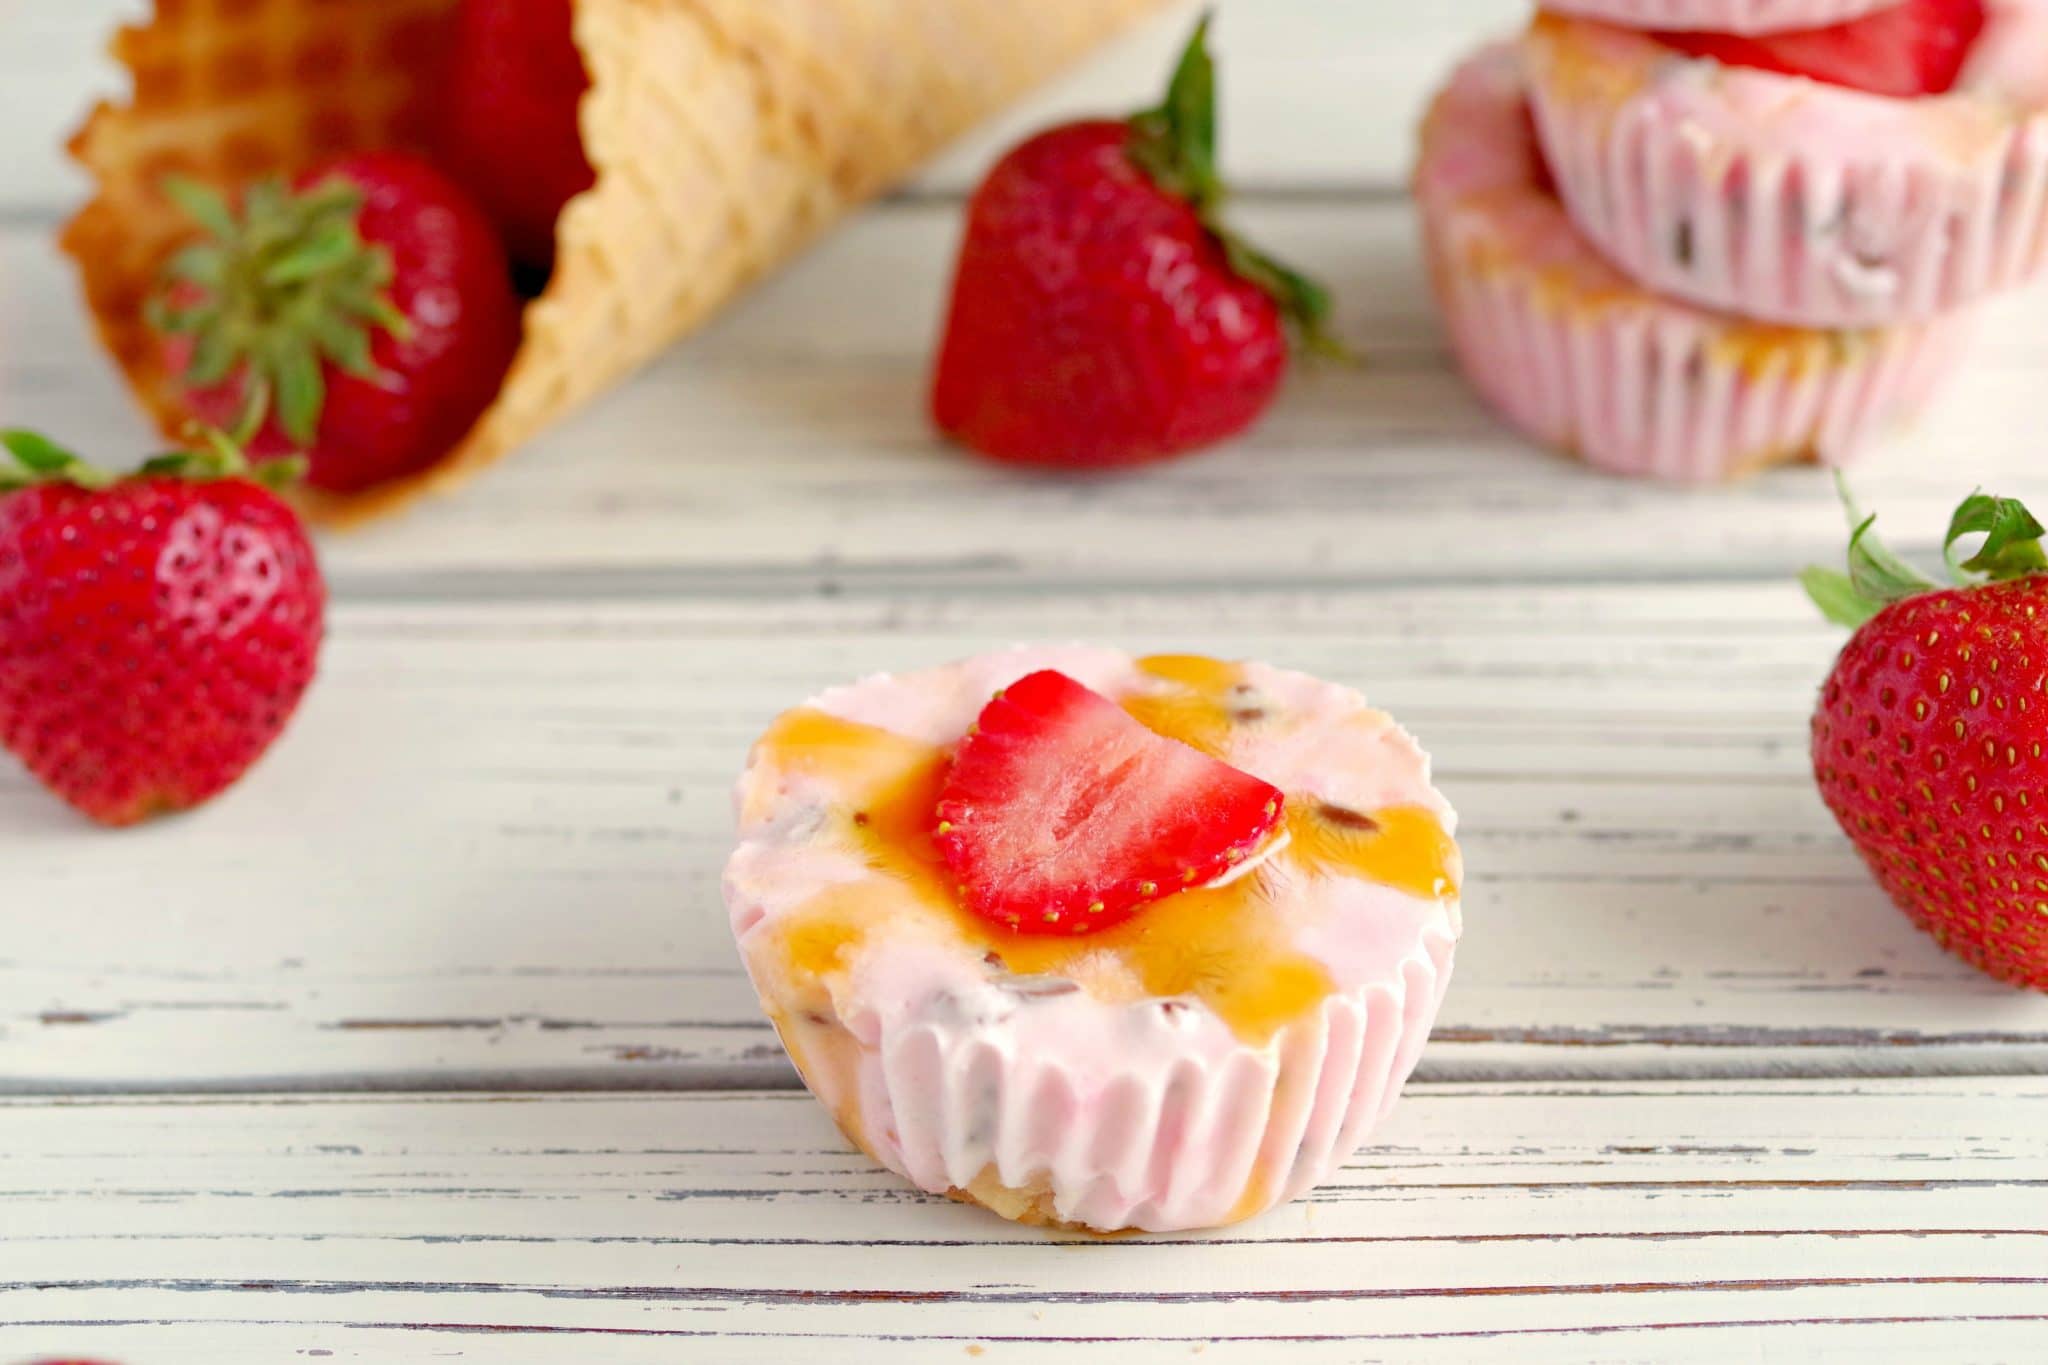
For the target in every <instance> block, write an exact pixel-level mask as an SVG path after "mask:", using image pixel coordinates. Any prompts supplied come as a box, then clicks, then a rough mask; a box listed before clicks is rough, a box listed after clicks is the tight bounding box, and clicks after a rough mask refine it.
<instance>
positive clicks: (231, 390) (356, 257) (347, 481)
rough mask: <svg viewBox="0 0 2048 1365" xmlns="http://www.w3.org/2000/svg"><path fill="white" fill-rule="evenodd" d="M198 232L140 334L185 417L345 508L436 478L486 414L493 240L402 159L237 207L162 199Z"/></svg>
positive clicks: (505, 298)
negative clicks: (156, 339)
mask: <svg viewBox="0 0 2048 1365" xmlns="http://www.w3.org/2000/svg"><path fill="white" fill-rule="evenodd" d="M165 190H166V192H167V193H169V194H171V195H172V196H173V197H175V198H176V199H177V200H178V202H179V203H180V205H181V206H182V207H184V208H185V210H186V211H187V212H188V213H190V214H191V216H192V217H193V218H194V219H195V220H196V221H197V223H198V224H199V225H200V227H201V228H202V229H203V230H204V234H205V235H204V237H203V238H202V239H201V240H199V241H197V242H195V243H194V244H192V245H190V246H188V247H186V248H185V249H184V250H182V251H180V252H179V253H177V255H175V256H174V257H173V258H172V259H171V261H170V264H169V266H168V269H167V272H166V281H165V287H164V290H163V292H162V293H161V294H160V295H159V296H158V298H157V299H156V300H155V306H154V307H153V308H152V310H151V311H152V319H153V321H154V323H155V326H156V329H157V331H158V333H159V335H160V336H161V338H162V345H163V356H164V362H165V368H166V369H167V370H168V371H169V373H170V374H171V375H173V376H174V377H175V378H176V379H177V381H178V383H179V385H180V387H181V388H182V390H183V397H184V400H185V404H186V406H187V408H188V409H189V410H190V412H191V413H192V415H193V416H195V417H196V418H198V419H199V420H201V421H203V422H205V423H208V424H210V425H213V426H217V427H221V428H223V429H226V430H230V431H233V432H234V433H235V434H236V435H237V437H238V438H240V439H241V440H242V441H243V442H244V443H245V444H246V445H247V447H248V449H249V451H250V453H251V454H252V455H255V456H256V457H258V458H268V457H271V456H274V455H279V454H284V453H287V452H292V451H298V452H302V453H304V455H305V456H306V460H307V476H306V481H307V482H308V483H309V484H311V485H312V486H313V487H315V488H319V489H323V490H326V491H328V492H335V493H352V492H359V491H361V490H363V489H366V488H371V487H374V486H375V485H377V484H380V483H384V482H386V481H388V480H391V479H395V478H398V477H400V476H402V475H406V474H411V473H416V472H418V471H419V470H422V469H425V468H426V467H428V466H429V465H432V464H434V463H435V462H436V461H438V460H440V459H441V458H442V457H443V456H445V455H446V454H447V453H448V452H449V451H450V450H451V449H453V448H454V446H455V445H456V444H457V443H458V442H460V441H461V439H462V438H463V436H464V435H466V434H467V433H468V431H469V429H470V427H471V426H472V425H474V424H475V422H476V419H477V418H478V417H479V416H481V415H482V413H483V411H484V409H485V408H487V407H489V406H490V404H491V401H492V400H493V399H494V398H496V397H497V394H498V389H499V388H500V386H501V385H502V384H503V382H504V378H505V371H506V369H507V368H508V367H509V366H510V365H511V363H512V355H513V352H514V351H515V350H517V349H518V346H519V334H520V310H521V305H520V302H519V298H518V296H517V294H516V293H515V292H514V291H513V288H512V283H511V279H510V275H509V267H508V266H507V264H506V260H505V250H504V247H503V246H502V245H501V244H500V243H499V241H498V237H497V233H496V229H495V228H494V227H493V226H492V224H491V222H490V220H489V219H488V218H487V217H486V216H485V215H484V212H483V210H482V209H481V208H479V207H478V206H477V205H476V203H475V202H474V201H473V200H472V199H471V198H470V197H469V195H468V194H467V193H466V192H465V191H463V190H462V189H461V188H460V187H458V186H457V185H456V184H455V183H454V182H453V181H452V180H450V179H448V177H446V176H445V175H443V174H442V173H441V172H440V171H438V170H436V169H435V168H434V167H433V166H431V165H429V164H428V163H427V162H425V161H422V160H420V159H419V158H417V157H413V156H407V155H404V154H402V153H398V152H365V153H359V154H357V155H353V156H347V157H343V158H341V159H339V160H337V161H332V162H329V163H327V164H326V165H324V166H319V167H316V168H314V169H313V170H311V171H309V172H308V173H306V174H305V175H303V176H301V177H300V178H299V179H298V181H297V182H296V183H294V184H292V185H290V186H287V185H285V184H283V183H282V182H280V181H270V180H264V181H258V182H256V183H254V184H252V185H249V186H248V187H246V189H245V190H244V191H243V192H242V194H241V196H240V202H239V204H238V205H237V204H230V203H229V201H228V200H227V199H226V198H224V197H223V196H221V195H219V194H217V193H215V192H214V191H213V190H211V189H208V188H207V187H205V186H201V185H198V184H194V183H192V182H189V181H175V180H174V181H172V182H170V183H169V184H167V185H166V186H165Z"/></svg>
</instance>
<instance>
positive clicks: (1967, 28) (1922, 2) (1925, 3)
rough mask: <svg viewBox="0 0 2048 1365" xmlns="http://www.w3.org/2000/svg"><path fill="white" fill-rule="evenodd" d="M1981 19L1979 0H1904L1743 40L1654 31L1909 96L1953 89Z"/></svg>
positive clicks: (1743, 58) (1732, 61)
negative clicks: (1847, 17) (1827, 22)
mask: <svg viewBox="0 0 2048 1365" xmlns="http://www.w3.org/2000/svg"><path fill="white" fill-rule="evenodd" d="M1986 22H1987V14H1986V11H1985V3H1984V0H1903V2H1902V3H1900V4H1897V5H1894V6H1892V7H1891V8H1889V9H1881V10H1878V11H1877V12H1876V13H1874V14H1870V15H1866V16H1865V17H1863V18H1861V19H1852V20H1850V21H1849V22H1848V23H1843V24H1834V25H1831V26H1829V27H1827V28H1817V29H1805V30H1801V31H1797V32H1791V33H1770V34H1762V35H1759V36H1756V37H1749V38H1745V37H1740V36H1737V35H1734V34H1725V33H1659V34H1657V35H1656V38H1657V40H1658V41H1659V42H1661V43H1664V44H1665V45H1666V46H1668V47H1674V48H1677V49H1678V50H1679V51H1680V52H1684V53H1687V54H1689V55H1691V56H1694V57H1708V58H1712V59H1713V60H1715V61H1717V62H1721V63H1722V64H1724V65H1727V66H1746V67H1751V68H1754V69H1756V70H1759V71H1775V72H1778V73H1779V74H1781V75H1786V76H1805V77H1807V78H1808V79H1810V80H1816V81H1820V82H1822V83H1824V84H1827V85H1839V86H1846V87H1847V88H1849V89H1851V90H1863V91H1867V92H1868V93H1870V94H1873V95H1889V96H1893V97H1895V98H1899V99H1913V98H1918V97H1921V96H1926V95H1945V94H1947V93H1948V92H1949V91H1951V90H1953V89H1955V87H1956V83H1957V82H1958V81H1959V80H1961V79H1962V74H1963V68H1964V66H1965V65H1966V64H1967V63H1968V61H1969V57H1970V50H1971V48H1973V47H1974V46H1975V45H1976V42H1977V39H1978V38H1979V37H1981V36H1982V35H1983V32H1984V27H1985V24H1986Z"/></svg>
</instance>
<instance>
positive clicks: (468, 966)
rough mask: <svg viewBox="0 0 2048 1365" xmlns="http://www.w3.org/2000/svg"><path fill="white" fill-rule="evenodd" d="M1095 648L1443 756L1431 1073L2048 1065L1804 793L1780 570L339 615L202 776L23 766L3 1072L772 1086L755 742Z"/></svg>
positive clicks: (2047, 1024) (2028, 1003) (2015, 1003)
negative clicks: (930, 684) (1114, 649)
mask: <svg viewBox="0 0 2048 1365" xmlns="http://www.w3.org/2000/svg"><path fill="white" fill-rule="evenodd" d="M1074 638H1088V639H1104V640H1116V641H1120V642H1124V643H1126V644H1128V645H1129V646H1131V647H1133V648H1137V649H1153V648H1158V649H1192V650H1197V651H1206V652H1211V653H1222V654H1227V655H1238V654H1242V655H1249V656H1252V657H1263V658H1269V659H1272V660H1275V661H1278V662H1281V663H1284V664H1287V665H1289V666H1294V667H1300V668H1305V669H1308V670H1310V671H1313V672H1317V673H1322V674H1326V675H1329V676H1332V677H1337V678H1341V679H1344V680H1346V681H1349V682H1353V683H1356V684H1358V685H1359V686H1362V687H1363V688H1365V689H1366V690H1367V691H1368V692H1369V693H1370V694H1371V695H1372V696H1373V697H1374V699H1375V700H1376V701H1378V702H1379V703H1380V704H1382V705H1385V706H1387V707H1390V708H1391V709H1393V710H1394V711H1395V712H1396V714H1398V715H1400V716H1401V717H1403V719H1404V720H1405V721H1406V722H1407V723H1408V724H1409V725H1410V726H1411V727H1412V728H1413V729H1414V730H1415V731H1416V732H1417V733H1418V734H1419V735H1420V736H1421V738H1422V739H1423V741H1424V743H1425V744H1427V745H1428V746H1429V747H1430V748H1431V749H1432V750H1433V751H1434V753H1435V754H1436V757H1437V760H1438V764H1439V773H1440V776H1441V779H1442V782H1443V785H1444V787H1445V789H1446V790H1447V791H1448V792H1449V793H1450V795H1451V797H1452V799H1453V800H1454V801H1456V802H1457V803H1458V805H1459V806H1460V808H1461V812H1462V815H1463V818H1464V838H1465V843H1466V850H1467V857H1468V861H1469V865H1470V870H1471V880H1470V884H1469V888H1468V894H1467V912H1466V913H1467V923H1468V926H1469V932H1468V936H1467V941H1466V944H1465V945H1464V947H1463V949H1462V950H1461V954H1460V960H1459V970H1458V979H1457V981H1456V983H1455V985H1454V987H1453V989H1452V993H1451V998H1450V1001H1449V1003H1448V1005H1447V1006H1446V1009H1445V1013H1444V1018H1443V1028H1442V1031H1441V1032H1440V1035H1439V1041H1438V1042H1437V1043H1436V1044H1435V1045H1434V1047H1433V1048H1432V1051H1431V1052H1430V1054H1429V1057H1428V1059H1427V1061H1426V1062H1425V1067H1426V1068H1427V1070H1426V1071H1425V1074H1428V1075H1438V1076H1442V1075H1471V1074H1474V1073H1475V1072H1479V1073H1484V1074H1495V1073H1499V1072H1509V1073H1521V1074H1528V1073H1531V1072H1534V1073H1538V1074H1616V1073H1627V1074H1643V1073H1646V1072H1648V1073H1659V1074H1671V1073H1673V1072H1687V1071H1690V1072H1701V1071H1711V1072H1718V1073H1727V1072H1785V1071H1799V1072H1804V1073H1812V1072H1815V1071H1826V1070H1831V1069H1851V1070H1856V1071H1864V1072H1870V1071H1878V1072H1900V1071H1911V1070H1919V1069H1955V1068H1967V1069H1977V1070H1982V1069H1987V1068H1989V1069H2000V1068H2005V1069H2017V1068H2021V1067H2041V1066H2048V999H2044V998H2041V997H2036V996H2025V995H2020V994H2016V993H2013V992H2010V991H2007V990H2005V989H2003V988H2001V987H1998V986H1996V985H1993V984H1992V983H1990V982H1988V981H1986V980H1984V979H1982V978H1979V977H1978V976H1976V975H1975V974H1974V973H1973V972H1972V971H1970V970H1969V969H1968V968H1967V967H1964V966H1962V965H1961V964H1959V963H1956V962H1953V961H1952V960H1950V959H1948V958H1946V957H1944V956H1943V955H1942V954H1940V953H1939V952H1938V951H1936V950H1935V949H1934V947H1933V946H1932V944H1931V943H1930V942H1929V941H1927V940H1926V939H1924V938H1922V937H1921V936H1920V935H1918V934H1917V933H1915V932H1914V931H1913V930H1912V929H1911V928H1910V927H1909V926H1908V925H1907V924H1906V923H1905V921H1904V920H1903V919H1902V918H1901V917H1900V916H1899V915H1898V914H1897V913H1896V912H1895V911H1893V910H1892V909H1891V908H1890V907H1889V906H1887V905H1886V904H1885V903H1884V901H1883V898H1882V896H1881V895H1880V894H1879V893H1878V892H1877V891H1876V889H1875V888H1874V887H1873V886H1872V885H1871V883H1870V881H1869V879H1868V877H1867V876H1866V875H1865V873H1864V872H1863V871H1862V869H1861V867H1860V865H1859V864H1858V863H1857V862H1856V860H1855V859H1854V857H1853V855H1852V854H1851V853H1850V852H1849V850H1848V848H1847V846H1846V845H1845V844H1844V843H1843V842H1842V841H1841V839H1840V837H1839V836H1838V835H1837V834H1836V833H1835V831H1834V828H1833V824H1832V822H1831V821H1830V819H1829V817H1828V816H1827V814H1826V812H1825V811H1824V810H1822V809H1821V807H1820V804H1819V802H1818V800H1817V799H1816V798H1815V796H1814V794H1813V791H1812V788H1811V784H1810V780H1809V778H1808V776H1807V766H1806V756H1805V747H1804V726H1805V720H1806V710H1807V706H1808V699H1809V698H1810V696H1811V694H1812V690H1813V688H1814V686H1815V684H1816V682H1817V680H1818V678H1819V676H1820V674H1821V673H1822V672H1823V671H1824V670H1825V668H1826V666H1827V662H1828V657H1829V654H1830V652H1831V650H1832V649H1833V648H1834V646H1835V643H1836V639H1837V635H1836V632H1834V631H1832V630H1831V629H1830V628H1828V627H1826V626H1825V625H1823V624H1821V623H1820V622H1818V620H1817V619H1816V618H1815V617H1814V616H1813V614H1812V613H1811V610H1810V608H1809V607H1808V606H1807V605H1806V604H1805V603H1804V602H1803V601H1802V600H1801V599H1800V597H1799V595H1798V593H1797V591H1796V590H1795V589H1794V588H1793V587H1791V586H1789V585H1786V584H1764V585H1757V586H1740V587H1717V586H1694V587H1656V588H1640V587H1638V588H1628V587H1617V588H1526V589H1471V588H1455V589H1426V588H1411V589H1410V590H1407V591H1405V592H1402V593H1398V594H1395V593H1386V592H1377V591H1357V592H1342V593H1339V592H1322V593H1314V594H1303V593H1277V594H1266V593H1239V594H1219V593H1208V592H1188V593H1168V592H1159V593H1152V594H1146V595H1137V594H1128V593H1116V594H1087V593H1060V594H1040V593H1023V594H1015V593H1004V592H997V591H982V592H974V593H967V594H958V595H954V594H946V593H931V592H908V591H899V592H882V593H871V592H868V591H864V590H863V591H858V592H855V593H853V594H851V595H849V596H845V597H841V598H837V599H822V600H821V599H803V598H796V599H784V598H779V597H774V596H750V597H744V598H739V599H728V600H717V599H710V600H702V601H697V602H687V601H676V602H657V603H646V604H616V605H612V606H592V605H576V604H564V605H547V604H488V603H480V604H467V605H463V604H444V605H408V604H396V603H394V604H387V605H370V604H362V605H354V606H344V607H342V608H341V609H340V610H339V611H338V612H337V614H336V619H335V629H334V637H333V641H332V644H331V646H330V649H329V653H328V656H327V660H326V666H325V670H324V676H323V678H322V681H321V683H320V686H319V688H318V689H317V690H316V692H315V693H314V694H313V697H312V700H311V702H310V704H309V705H308V707H307V709H306V712H305V714H304V716H303V718H302V719H301V721H300V723H299V725H298V727H297V728H296V730H295V731H294V732H293V733H292V734H291V735H290V736H289V738H288V739H287V741H286V743H285V744H284V745H283V746H282V747H281V748H280V749H279V750H278V751H277V753H275V754H274V755H273V756H272V757H271V759H270V760H269V762H268V763H266V764H265V765H264V766H263V767H262V768H261V769H260V770H259V771H258V772H257V774H256V775H255V776H254V777H253V778H252V779H251V780H250V781H249V782H248V783H246V784H245V785H244V786H243V787H241V788H240V789H239V790H237V791H235V792H234V793H232V794H231V795H230V796H229V797H228V798H227V799H226V800H224V801H222V802H221V803H219V804H218V805H216V806H214V807H212V808H211V809H208V810H206V811H203V812H200V813H199V814H197V815H195V816H193V817H191V818H189V819H185V820H181V821H177V822H173V823H167V824H163V825H160V826H157V827H155V828H151V829H146V830H142V831H139V832H136V833H133V834H129V835H123V836H121V837H118V838H108V837H106V836H104V835H102V834H100V833H98V832H97V831H93V830H89V829H87V828H85V827H83V826H82V825H81V824H79V823H77V822H75V821H74V820H73V819H72V818H71V817H70V816H69V815H68V813H66V812H64V811H62V810H60V809H58V808H57V807H55V806H54V805H53V804H52V803H50V802H49V801H47V799H46V798H44V796H43V795H42V793H40V792H39V791H36V790H34V789H33V788H32V787H31V786H30V785H29V784H28V782H27V781H26V779H23V778H19V777H13V776H10V777H8V778H6V779H4V781H5V785H4V786H0V867H4V868H6V869H7V874H6V875H7V878H8V880H9V882H10V883H11V885H12V887H13V888H15V889H16V890H17V892H18V894H20V895H21V896H22V898H23V900H24V902H27V903H33V904H35V905H36V906H37V915H36V920H37V930H36V932H35V933H34V934H33V935H21V936H18V937H17V938H16V939H15V940H14V941H13V942H12V943H11V944H10V945H9V947H8V950H7V951H6V952H4V953H0V958H4V959H5V960H4V961H0V1002H4V1003H0V1030H4V1032H0V1085H11V1086H13V1087H15V1088H21V1087H25V1086H37V1087H51V1086H59V1087H61V1086H63V1085H66V1084H71V1083H78V1082H86V1081H90V1082H93V1083H95V1084H99V1085H116V1086H147V1087H161V1086H175V1085H183V1084H193V1083H200V1082H205V1083H216V1084H233V1085H243V1086H247V1085H251V1084H264V1083H272V1084H275V1083H279V1081H280V1078H282V1079H283V1080H287V1081H290V1082H291V1083H294V1084H300V1085H304V1084H309V1083H317V1082H318V1081H319V1080H320V1079H321V1078H328V1079H347V1078H352V1077H355V1076H360V1075H369V1076H372V1077H375V1078H377V1079H379V1080H381V1081H382V1082H384V1083H387V1084H393V1083H403V1084H406V1085H431V1084H436V1083H442V1084H451V1083H454V1084H465V1085H474V1084H479V1083H482V1084H490V1083H493V1080H494V1078H495V1080H496V1083H500V1084H502V1083H506V1081H507V1080H508V1079H510V1080H511V1081H513V1082H516V1083H518V1084H522V1085H535V1084H541V1085H544V1084H554V1083H572V1082H573V1083H575V1084H579V1085H589V1084H599V1085H612V1084H639V1085H646V1084H657V1083H659V1084H676V1083H694V1082H697V1081H703V1080H735V1079H736V1080H742V1081H747V1082H751V1083H763V1082H767V1081H776V1082H780V1081H782V1080H783V1079H784V1078H785V1077H786V1072H785V1071H784V1070H783V1068H782V1063H781V1060H780V1057H779V1054H778V1052H777V1050H776V1048H775V1046H774V1040H773V1036H772V1035H771V1034H770V1033H769V1032H768V1031H767V1030H766V1029H765V1027H763V1025H762V1024H761V1021H760V1019H759V1017H758V1014H757V1012H756V1010H755V1008H754V1004H753V1000H752V997H751V995H750V993H749V991H748V989H747V987H746V983H745V981H744V979H743V978H742V977H741V976H740V975H739V973H738V969H737V963H736V961H735V957H734V954H733V952H732V948H731V943H730V937H729V934H728V931H727V928H726V924H725V916H724V913H723V910H722V908H721V905H720V902H719V897H718V889H717V880H718V873H719V868H720V864H721V862H722V860H723V857H724V854H725V852H726V849H727V846H728V845H727V840H728V837H729V819H730V817H729V811H728V797H727V792H728V790H729V784H730V782H731V780H732V778H733V776H734V775H735V774H736V772H737V771H738V768H739V765H740V763H741V760H742V758H743V756H744V754H745V752H746V747H747V745H748V744H749V743H750V742H751V740H752V738H753V736H754V735H755V734H757V733H758V732H759V731H760V730H761V729H762V728H763V727H764V726H765V725H766V723H767V721H768V720H769V719H770V718H771V717H772V716H773V715H774V714H775V713H776V712H777V711H778V710H780V709H781V708H783V707H785V706H788V705H793V704H795V703H796V702H798V701H800V700H802V699H803V698H804V697H806V696H808V695H810V694H812V693H814V692H816V691H818V690H820V689H821V688H823V687H824V686H827V685H829V684H831V683H834V682H836V681H839V680H842V679H846V678H850V677H855V676H859V675H862V674H865V673H868V672H871V671H877V670H883V669H888V668H902V667H914V666H917V665H920V664H927V663H935V662H939V661H941V660H943V659H945V658H947V657H949V656H953V655H956V654H959V653H962V652H969V651H972V650H975V649H979V648H983V647H989V646H994V645H998V644H1003V643H1007V642H1015V641H1019V640H1034V639H1050V640H1063V639H1074ZM292 1078H296V1079H295V1080H293V1079H292Z"/></svg>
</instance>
